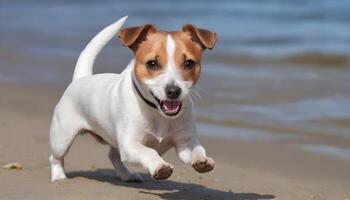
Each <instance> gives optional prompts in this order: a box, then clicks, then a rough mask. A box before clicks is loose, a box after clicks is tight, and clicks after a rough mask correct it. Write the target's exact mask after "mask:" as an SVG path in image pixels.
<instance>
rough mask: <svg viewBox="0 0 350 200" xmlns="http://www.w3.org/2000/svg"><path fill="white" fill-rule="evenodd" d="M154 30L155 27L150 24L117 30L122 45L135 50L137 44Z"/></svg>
mask: <svg viewBox="0 0 350 200" xmlns="http://www.w3.org/2000/svg"><path fill="white" fill-rule="evenodd" d="M155 32H156V28H155V27H154V26H153V25H152V24H145V25H143V26H135V27H130V28H125V29H122V30H121V31H120V32H119V38H120V41H121V43H122V44H123V46H125V47H129V48H130V49H132V50H133V51H135V50H136V49H137V47H138V45H139V44H140V43H141V42H143V41H145V40H146V39H147V36H148V34H150V33H155Z"/></svg>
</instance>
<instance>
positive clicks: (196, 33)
mask: <svg viewBox="0 0 350 200" xmlns="http://www.w3.org/2000/svg"><path fill="white" fill-rule="evenodd" d="M182 30H183V32H185V33H189V34H190V35H191V37H192V40H193V41H194V42H196V43H198V44H200V45H201V46H202V48H203V49H213V48H214V46H215V43H216V41H217V39H218V38H217V35H216V33H215V32H212V31H209V30H206V29H201V28H197V27H196V26H194V25H192V24H185V25H184V26H183V27H182Z"/></svg>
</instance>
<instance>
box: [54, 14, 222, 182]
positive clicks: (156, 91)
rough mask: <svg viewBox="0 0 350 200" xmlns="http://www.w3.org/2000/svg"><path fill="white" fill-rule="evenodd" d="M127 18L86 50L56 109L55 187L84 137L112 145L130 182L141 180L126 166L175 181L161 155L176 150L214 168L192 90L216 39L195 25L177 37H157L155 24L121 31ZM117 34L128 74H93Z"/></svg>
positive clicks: (197, 166)
mask: <svg viewBox="0 0 350 200" xmlns="http://www.w3.org/2000/svg"><path fill="white" fill-rule="evenodd" d="M126 18H127V17H124V18H122V19H120V20H119V21H117V22H115V23H114V24H112V25H110V26H108V27H107V28H105V29H104V30H102V31H101V32H100V33H99V34H98V35H96V36H95V37H94V38H93V39H92V40H91V42H90V43H89V44H88V45H87V46H86V48H85V49H84V51H83V52H82V53H81V55H80V57H79V59H78V62H77V65H76V67H75V71H74V76H73V81H72V83H71V84H70V85H69V86H68V88H67V89H66V91H65V92H64V94H63V96H62V98H61V99H60V101H59V103H58V104H57V106H56V108H55V111H54V115H53V119H52V124H51V129H50V145H51V152H52V154H51V157H50V162H51V180H52V181H56V180H61V179H65V178H66V175H65V172H64V156H65V155H66V154H67V152H68V150H69V148H70V146H71V145H72V143H73V140H74V139H75V137H76V136H77V135H79V134H81V133H90V134H92V135H93V136H95V138H97V139H98V140H99V141H100V142H102V143H106V144H109V145H110V152H109V158H110V159H111V161H112V164H113V166H114V168H115V171H116V172H117V174H118V175H119V176H120V178H121V179H122V180H123V181H142V179H141V177H140V176H139V175H137V174H133V173H130V172H129V170H128V169H127V168H126V167H125V165H124V164H123V162H136V163H140V164H142V166H143V167H144V168H146V169H147V170H148V171H149V172H150V174H151V175H152V177H153V178H155V179H166V178H168V177H169V176H170V175H171V174H172V171H173V167H172V165H171V164H169V163H167V162H166V161H164V160H163V159H162V158H161V156H160V155H162V154H163V153H165V152H166V151H167V150H169V149H170V148H171V147H175V149H176V152H177V154H178V156H179V158H180V159H181V160H182V161H183V162H184V163H186V164H191V165H192V167H193V168H194V169H195V170H197V171H198V172H201V173H203V172H208V171H210V170H212V169H213V168H214V161H213V159H212V158H209V157H207V156H206V152H205V149H204V148H203V147H202V146H201V144H200V143H199V141H198V139H197V133H196V126H195V119H194V105H193V102H192V100H191V97H190V92H191V89H192V87H193V86H194V85H195V83H196V82H197V80H198V78H199V75H200V71H201V54H202V51H203V50H204V49H212V48H213V47H214V45H215V42H216V40H217V37H216V33H214V32H211V31H208V30H205V29H199V28H196V27H195V26H193V25H190V24H187V25H184V26H183V30H182V31H178V32H165V31H157V30H156V28H155V27H154V26H153V25H150V24H146V25H144V26H139V27H131V28H126V29H123V30H121V31H120V28H121V27H122V25H123V24H124V22H125V21H126ZM119 31H120V32H119ZM117 33H119V37H120V40H121V43H122V44H123V45H124V46H126V47H129V48H130V49H131V50H133V52H134V56H135V57H134V59H133V60H132V61H131V62H130V64H129V65H128V66H127V67H126V69H125V70H124V71H123V72H122V73H121V74H96V75H92V68H93V63H94V60H95V57H96V56H97V54H98V53H99V52H100V51H101V49H102V48H103V47H104V46H105V45H106V44H107V43H108V42H109V41H110V40H111V39H112V38H113V37H114V36H115V35H116V34H117Z"/></svg>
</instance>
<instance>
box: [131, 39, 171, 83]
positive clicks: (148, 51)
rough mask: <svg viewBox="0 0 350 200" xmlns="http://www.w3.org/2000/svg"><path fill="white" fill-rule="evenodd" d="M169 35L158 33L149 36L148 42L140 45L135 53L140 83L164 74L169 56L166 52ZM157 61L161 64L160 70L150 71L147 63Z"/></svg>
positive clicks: (136, 71)
mask: <svg viewBox="0 0 350 200" xmlns="http://www.w3.org/2000/svg"><path fill="white" fill-rule="evenodd" d="M166 38H167V33H165V32H156V33H153V34H150V35H148V36H147V40H145V41H144V42H142V43H141V44H140V45H139V48H138V50H137V51H136V52H135V77H136V79H137V80H138V81H139V82H143V81H145V80H147V79H151V78H154V77H156V76H158V75H160V74H161V73H163V72H164V67H165V66H166V64H167V60H168V55H167V51H166ZM150 60H156V61H157V62H158V64H159V69H158V70H149V69H148V68H147V66H146V63H147V62H148V61H150Z"/></svg>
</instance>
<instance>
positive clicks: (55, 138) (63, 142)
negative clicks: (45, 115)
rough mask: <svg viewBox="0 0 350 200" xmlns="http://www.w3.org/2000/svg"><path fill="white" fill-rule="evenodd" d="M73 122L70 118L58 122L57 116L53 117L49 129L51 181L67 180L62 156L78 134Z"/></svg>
mask: <svg viewBox="0 0 350 200" xmlns="http://www.w3.org/2000/svg"><path fill="white" fill-rule="evenodd" d="M73 122H74V120H72V119H71V118H69V119H66V120H60V121H59V120H57V116H54V117H53V120H52V124H51V129H50V147H51V156H50V163H51V181H57V180H62V179H66V178H67V177H66V175H65V172H64V156H65V155H66V154H67V153H68V150H69V148H70V146H71V145H72V143H73V141H74V139H75V137H76V135H77V134H78V129H77V128H76V127H77V126H76V125H74V124H73Z"/></svg>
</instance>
